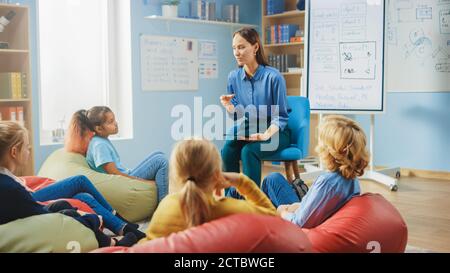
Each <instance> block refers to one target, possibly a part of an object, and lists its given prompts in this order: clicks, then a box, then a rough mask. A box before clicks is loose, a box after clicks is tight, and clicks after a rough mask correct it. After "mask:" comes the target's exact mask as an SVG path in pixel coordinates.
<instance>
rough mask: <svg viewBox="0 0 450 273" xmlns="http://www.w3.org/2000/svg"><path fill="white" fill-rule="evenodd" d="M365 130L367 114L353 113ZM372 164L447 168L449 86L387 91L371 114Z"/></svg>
mask: <svg viewBox="0 0 450 273" xmlns="http://www.w3.org/2000/svg"><path fill="white" fill-rule="evenodd" d="M356 120H358V121H359V122H360V123H361V125H363V126H364V128H365V131H366V132H367V133H368V132H369V129H370V118H369V116H357V117H356ZM374 164H375V166H386V167H402V168H411V169H419V170H433V171H450V86H449V92H446V93H388V95H387V98H386V113H385V114H381V115H377V116H376V117H375V142H374Z"/></svg>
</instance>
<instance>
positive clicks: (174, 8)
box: [162, 0, 180, 17]
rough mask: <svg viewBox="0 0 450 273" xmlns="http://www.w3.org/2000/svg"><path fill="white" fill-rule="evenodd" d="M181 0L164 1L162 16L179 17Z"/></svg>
mask: <svg viewBox="0 0 450 273" xmlns="http://www.w3.org/2000/svg"><path fill="white" fill-rule="evenodd" d="M179 4H180V0H163V1H162V16H163V17H178V5H179Z"/></svg>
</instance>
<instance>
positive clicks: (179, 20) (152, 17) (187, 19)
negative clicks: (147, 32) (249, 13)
mask: <svg viewBox="0 0 450 273" xmlns="http://www.w3.org/2000/svg"><path fill="white" fill-rule="evenodd" d="M145 19H148V20H162V21H168V22H184V23H193V24H208V25H221V26H229V27H252V28H259V26H257V25H251V24H241V23H231V22H223V21H210V20H200V19H190V18H180V17H175V18H172V17H163V16H159V15H151V16H146V17H145Z"/></svg>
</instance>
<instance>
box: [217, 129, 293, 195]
mask: <svg viewBox="0 0 450 273" xmlns="http://www.w3.org/2000/svg"><path fill="white" fill-rule="evenodd" d="M277 134H279V143H278V149H277V150H275V151H263V150H262V149H261V145H262V144H263V143H269V142H270V141H269V140H268V141H264V142H261V141H255V142H249V141H242V140H227V142H226V143H225V146H224V147H223V149H222V160H223V169H224V171H225V172H236V173H238V172H240V166H239V161H240V160H242V172H243V173H244V174H245V175H247V176H248V177H249V178H250V179H251V180H253V181H254V182H255V183H256V184H257V185H258V186H259V185H260V184H261V161H262V160H261V159H262V158H264V157H267V156H270V155H272V154H274V153H276V152H277V151H279V150H282V149H285V148H287V147H288V146H289V143H290V131H289V130H284V131H281V132H279V133H277Z"/></svg>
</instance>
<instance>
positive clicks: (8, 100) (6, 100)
mask: <svg viewBox="0 0 450 273" xmlns="http://www.w3.org/2000/svg"><path fill="white" fill-rule="evenodd" d="M30 101H31V100H30V99H0V102H30Z"/></svg>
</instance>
